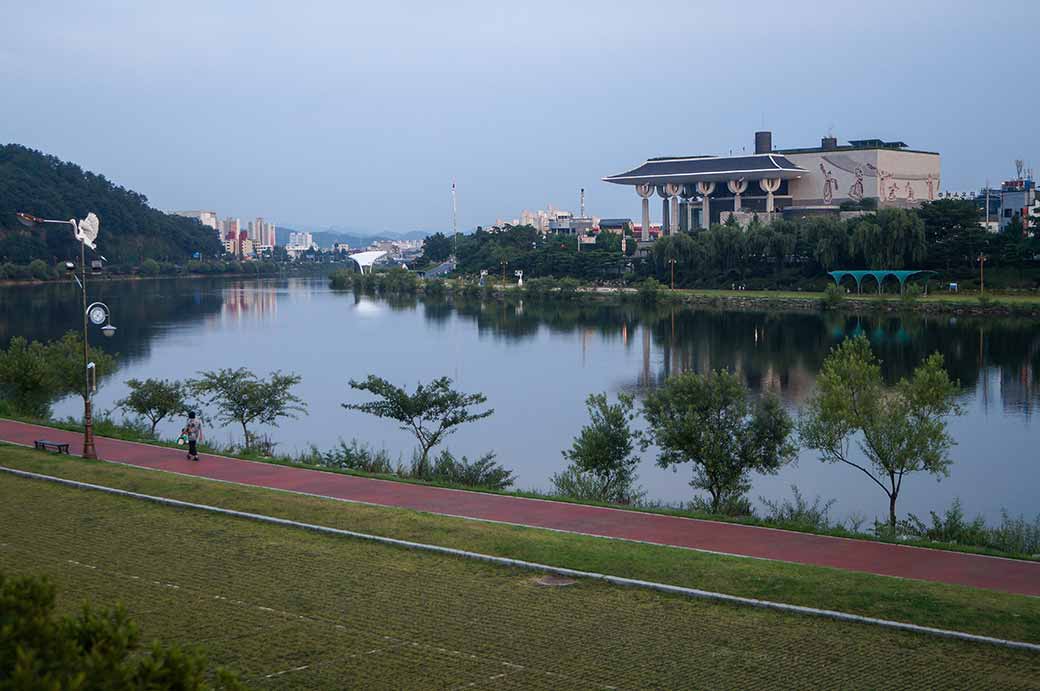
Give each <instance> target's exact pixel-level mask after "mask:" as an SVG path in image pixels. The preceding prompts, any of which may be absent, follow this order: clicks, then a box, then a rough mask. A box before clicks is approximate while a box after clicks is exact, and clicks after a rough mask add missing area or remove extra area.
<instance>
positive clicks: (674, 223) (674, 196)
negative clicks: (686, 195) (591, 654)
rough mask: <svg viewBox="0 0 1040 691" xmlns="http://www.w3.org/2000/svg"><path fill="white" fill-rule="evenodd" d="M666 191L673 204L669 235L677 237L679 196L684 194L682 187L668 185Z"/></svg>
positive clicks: (669, 220) (669, 218)
mask: <svg viewBox="0 0 1040 691" xmlns="http://www.w3.org/2000/svg"><path fill="white" fill-rule="evenodd" d="M664 191H665V192H667V193H668V197H669V199H670V200H671V202H672V212H671V214H670V215H669V216H668V234H669V235H675V234H676V233H678V232H679V195H680V194H681V193H682V185H673V184H668V185H665V186H664Z"/></svg>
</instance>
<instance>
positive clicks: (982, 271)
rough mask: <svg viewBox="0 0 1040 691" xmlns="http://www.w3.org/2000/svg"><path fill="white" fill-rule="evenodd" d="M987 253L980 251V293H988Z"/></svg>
mask: <svg viewBox="0 0 1040 691" xmlns="http://www.w3.org/2000/svg"><path fill="white" fill-rule="evenodd" d="M986 259H987V257H986V255H984V254H983V253H982V252H979V258H978V262H979V295H984V294H985V293H986Z"/></svg>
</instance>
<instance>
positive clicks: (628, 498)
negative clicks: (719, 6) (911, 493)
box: [0, 336, 1040, 557]
mask: <svg viewBox="0 0 1040 691" xmlns="http://www.w3.org/2000/svg"><path fill="white" fill-rule="evenodd" d="M68 338H70V337H67V339H68ZM69 342H70V343H72V346H71V347H72V348H73V350H75V349H76V346H75V343H73V342H72V341H69ZM66 345H68V344H66ZM80 347H81V346H80ZM49 348H57V350H56V351H55V353H56V354H53V353H52V355H53V357H55V358H57V360H55V362H60V361H62V358H65V359H68V358H69V357H71V356H69V355H68V353H67V352H66V350H67V348H66V349H63V348H61V347H58V346H53V345H48V344H29V345H23V344H20V342H19V343H13V345H12V347H11V348H9V349H8V350H7V351H0V365H4V366H0V391H3V392H5V398H4V399H3V400H0V414H2V415H8V416H14V417H19V418H22V419H35V420H39V419H41V418H46V415H41V414H40V413H45V412H47V411H49V405H50V403H51V402H52V400H54V398H55V397H57V396H59V395H61V393H62V392H63V391H66V389H63V390H61V391H59V390H58V389H50V392H51V393H50V394H49V395H50V398H46V397H45V398H34V399H33V400H25V401H22V400H21V399H20V398H19V397H18V396H17V395H16V394H17V392H18V391H19V389H18V387H19V386H22V384H23V383H24V382H23V375H25V373H26V371H28V372H29V373H32V372H34V371H35V372H39V371H48V370H49V369H50V368H49V367H47V366H46V363H48V362H50V360H48V357H51V356H45V354H46V353H49V352H51V351H50V350H48V349H49ZM26 350H29V351H33V352H35V353H36V356H37V360H38V361H37V362H36V364H35V365H32V366H27V367H24V368H23V367H21V366H16V365H17V363H18V362H20V361H21V360H20V359H19V358H21V357H22V354H23V352H24V351H26ZM79 352H81V351H76V353H77V356H76V357H72V360H76V361H77V363H78V353H79ZM63 353H64V354H63ZM102 357H103V354H99V356H98V358H99V361H103V360H102V359H101V358H102ZM40 358H42V359H40ZM5 363H6V364H5ZM11 363H15V364H11ZM63 368H64V369H65V370H67V371H68V372H72V373H78V371H79V365H78V364H76V365H75V366H73V365H68V363H66V365H65V366H61V367H56V368H55V369H56V370H58V371H61V370H63ZM106 368H107V365H106ZM23 370H24V371H23ZM832 370H833V371H834V372H838V370H841V372H844V374H841V376H838V375H834V376H833V377H831V378H832V379H834V381H835V383H834V385H833V386H830V385H828V381H829V380H828V378H827V376H828V373H829V372H832ZM846 370H848V371H847V372H846ZM70 376H71V375H70ZM34 381H35V380H34ZM299 381H300V380H299V377H298V376H296V375H293V374H282V373H273V374H272V376H271V377H270V378H269V379H262V378H258V377H256V376H255V375H254V374H253V373H251V372H250V371H248V370H245V369H240V370H237V371H235V370H227V371H219V372H203V373H201V374H200V375H199V376H198V377H197V378H196V379H194V380H190V381H184V382H178V381H157V380H146V381H143V382H142V381H136V380H135V381H132V382H128V384H129V385H130V389H131V393H130V394H129V395H128V396H127V397H125V398H124V399H122V400H121V401H119V407H120V409H122V410H123V411H124V412H125V413H130V414H131V417H128V418H124V420H123V422H118V421H116V420H113V419H112V418H111V417H110V416H108V415H105V414H99V415H96V416H95V422H94V425H95V431H96V433H98V434H99V435H108V436H115V437H119V438H126V439H133V440H138V441H158V442H160V443H167V444H172V442H171V441H169V440H161V439H157V438H156V434H155V428H156V426H157V424H158V423H159V422H160V421H161V420H163V419H168V418H170V417H171V416H177V415H180V414H183V413H184V412H185V411H186V410H188V409H193V410H200V411H202V410H205V409H209V408H212V409H213V410H214V411H215V412H214V415H215V416H216V417H215V419H216V420H218V421H220V422H222V423H225V424H235V425H239V426H241V427H242V429H243V441H242V442H241V443H240V444H226V445H220V444H212V443H208V441H207V440H205V439H204V441H203V444H201V445H200V448H202V450H203V451H207V452H214V453H221V454H227V455H235V456H239V457H243V458H249V459H253V460H263V461H266V462H272V463H282V464H297V465H306V466H308V467H315V468H319V469H323V470H332V471H336V472H350V473H358V474H367V475H374V476H378V477H383V478H386V479H395V480H402V481H409V482H432V483H434V484H440V485H445V486H458V487H471V488H479V489H483V490H490V491H505V490H507V489H509V488H511V487H512V486H513V484H514V483H515V477H514V474H513V471H512V470H511V469H508V468H505V467H503V466H502V465H501V464H500V463H499V462H498V461H497V460H496V458H495V454H494V452H493V451H491V452H488V453H486V454H484V455H482V456H480V457H478V458H476V459H475V460H470V459H468V458H466V457H462V458H457V457H456V456H455V455H453V454H452V453H451V451H450V450H443V451H441V452H440V453H439V454H436V455H434V454H433V453H432V451H433V449H434V448H435V447H436V446H438V445H439V444H440V443H441V442H442V441H443V439H444V438H445V437H446V436H447V435H449V434H450V433H451V432H453V431H454V430H455V429H456V428H459V427H460V426H461V425H464V424H465V423H468V422H473V421H477V420H480V419H482V418H484V417H487V416H488V415H491V414H492V413H493V410H491V409H485V410H478V409H479V408H482V407H483V406H484V404H485V403H486V399H485V397H484V396H483V395H482V394H479V393H462V392H458V391H455V390H454V389H452V387H451V382H450V380H447V379H443V378H442V379H440V380H436V381H434V382H433V383H432V384H430V385H425V386H424V385H419V386H417V388H416V390H415V391H414V393H409V392H408V391H406V390H405V389H403V388H401V387H398V386H396V385H394V384H392V383H390V382H388V381H386V380H383V379H380V378H379V377H370V378H369V379H368V380H365V381H362V382H353V386H354V388H355V389H357V390H359V391H364V392H368V393H372V394H374V395H375V398H376V400H374V401H369V402H365V403H347V404H344V407H346V408H348V409H352V410H359V411H361V412H367V413H370V414H374V415H377V416H380V417H386V418H388V419H391V420H395V421H397V422H398V423H399V425H401V427H402V429H405V430H407V431H409V432H410V433H412V434H414V435H415V436H416V441H417V443H418V449H417V450H416V451H415V452H414V455H413V456H412V457H411V460H410V461H406V460H404V458H402V457H401V456H399V457H398V458H397V460H396V461H393V460H392V458H391V456H390V455H389V454H388V453H387V452H386V451H385V450H374V449H372V448H370V447H369V446H368V445H367V444H365V443H363V442H360V441H358V440H352V441H351V442H350V443H346V442H340V444H339V446H338V447H335V448H333V449H330V450H327V451H323V450H319V449H318V448H316V447H313V446H312V447H309V448H307V449H306V450H304V451H303V452H298V453H296V454H295V455H292V454H283V453H278V452H277V451H276V447H277V443H278V442H277V441H276V440H273V439H272V438H271V437H270V435H269V433H268V432H267V431H266V429H267V428H270V427H273V426H274V424H275V422H277V420H278V419H279V418H283V417H292V416H294V415H296V414H299V413H302V412H304V411H305V410H306V404H305V403H304V402H303V401H302V400H301V399H300V398H298V397H297V396H295V394H293V392H292V389H293V387H294V386H295V385H296V384H298V383H299ZM821 381H822V382H823V383H822V384H821V387H820V389H819V391H818V392H817V393H816V394H815V397H814V398H813V399H812V400H811V402H810V404H809V407H808V408H807V409H806V410H805V411H804V412H803V415H802V417H801V420H800V428H801V435H800V438H799V437H797V436H795V435H794V434H793V433H792V431H793V422H792V420H790V419H789V418H788V417H787V413H786V412H784V411H783V409H782V408H781V407H779V404H778V402H777V401H776V400H775V399H773V398H771V397H770V396H768V395H767V396H765V397H764V398H760V399H757V400H752V398H751V396H750V393H749V391H748V390H747V388H746V385H745V384H744V383H743V382H742V381H741V380H740V379H738V378H735V377H734V376H733V375H731V374H728V373H727V372H725V371H721V372H711V373H707V374H705V375H700V374H696V373H685V374H680V375H677V376H673V377H671V378H670V379H668V380H667V382H666V383H665V385H664V386H663V387H662V388H661V389H659V390H657V391H655V392H652V393H650V394H649V395H648V397H647V399H646V400H645V401H644V403H643V406H642V410H640V411H639V412H640V416H641V417H643V418H645V419H646V420H647V421H648V423H649V427H648V429H647V430H646V431H645V432H638V431H636V430H634V429H633V427H632V426H631V423H632V422H633V420H634V419H635V409H634V405H635V403H634V399H632V398H630V397H628V396H627V395H622V396H621V397H619V399H618V402H617V403H610V402H609V401H608V399H607V398H606V396H605V395H602V394H600V395H593V396H590V397H589V399H588V401H587V405H588V408H589V420H590V422H589V424H588V425H586V426H585V427H584V428H583V429H582V430H580V431H579V433H578V435H577V437H576V438H575V439H574V440H573V442H572V445H571V447H570V448H569V449H567V450H565V451H564V452H563V457H564V460H566V461H569V465H567V466H566V467H564V468H562V469H561V472H559V473H557V474H555V475H554V476H553V477H552V478H551V485H552V489H551V490H550V491H549V492H545V491H535V492H521V493H520V494H522V495H524V496H539V497H546V496H548V497H551V498H556V499H560V500H563V501H579V502H589V503H599V504H604V505H613V506H626V507H628V508H631V509H634V510H646V511H660V512H665V513H678V514H680V515H690V516H696V517H702V518H703V517H707V518H717V519H721V520H731V521H738V522H747V523H751V524H763V525H773V526H777V527H785V528H790V529H794V530H811V531H815V532H823V533H827V534H838V535H844V536H850V537H867V538H870V539H883V540H899V541H904V540H912V541H919V542H924V543H931V542H933V541H936V542H939V541H945V542H946V543H951V544H952V545H953V546H954V548H958V549H969V550H970V549H973V548H979V549H981V550H982V551H999V552H1002V553H1008V554H1010V555H1012V556H1026V557H1032V556H1034V555H1037V554H1040V544H1038V537H1040V518H1038V519H1037V520H1036V521H1033V520H1032V519H1031V518H1027V517H1024V516H1020V517H1012V516H1008V515H1005V516H1004V518H1003V520H1002V522H1001V524H1000V525H998V526H995V527H992V528H990V527H987V526H986V525H985V524H984V523H982V522H979V521H978V520H975V521H973V522H965V525H964V526H961V525H960V524H959V523H957V522H956V521H952V522H951V520H952V519H951V520H947V519H948V518H949V516H950V515H955V514H948V515H947V519H942V520H939V519H938V518H936V517H933V523H932V525H931V526H928V525H926V524H925V523H924V522H923V521H921V520H920V519H918V518H917V517H915V516H912V515H908V516H906V517H905V518H900V517H899V516H898V515H897V513H896V511H895V509H896V506H895V502H896V499H897V498H898V494H899V491H900V489H901V488H902V483H903V482H904V480H906V479H907V478H908V477H910V476H911V475H912V474H913V473H915V472H919V471H924V472H931V473H933V474H939V475H942V474H945V473H949V472H951V459H950V457H949V455H948V451H949V449H950V447H951V445H952V440H951V439H950V438H949V436H948V434H947V433H946V427H945V424H946V423H945V419H946V418H947V417H948V416H949V415H951V414H954V413H955V412H956V406H955V405H953V404H952V400H953V395H954V392H955V389H954V388H953V384H952V382H951V381H950V379H949V377H948V375H947V374H946V372H945V370H944V369H943V367H942V362H941V360H937V359H936V358H935V356H933V357H931V358H928V359H926V360H925V362H924V363H923V364H922V365H921V366H920V367H918V368H917V370H916V371H914V372H913V373H911V374H910V376H907V377H904V378H903V379H902V380H900V381H898V382H896V383H894V384H886V383H884V382H882V381H881V379H880V373H879V369H878V365H877V359H876V357H875V356H874V355H873V353H872V351H871V349H870V347H869V344H868V343H867V341H866V339H865V338H864V337H863V336H858V337H856V338H854V339H850V340H846V341H845V342H844V343H843V344H841V345H840V346H839V347H837V348H836V349H835V350H834V351H832V353H831V354H830V356H828V358H827V360H826V361H825V363H824V365H823V374H822V375H821ZM849 386H853V387H854V388H855V390H854V391H853V390H849ZM71 390H73V391H74V389H71ZM853 400H856V401H859V402H860V403H861V404H863V405H866V403H870V406H873V407H870V406H867V408H866V409H865V410H867V411H873V412H864V411H858V412H857V411H853V410H851V409H850V407H849V402H850V401H853ZM857 415H858V417H857ZM44 422H47V421H46V420H45V419H44ZM64 424H65V425H66V426H67V427H70V428H73V429H74V428H76V426H77V425H78V424H79V423H78V421H75V420H67V421H65V423H64ZM254 425H260V426H261V427H263V428H265V429H264V430H261V429H258V428H256V427H254ZM821 430H822V431H821ZM854 433H861V434H866V438H867V442H866V444H867V445H866V446H865V447H864V449H865V452H864V461H863V462H860V461H858V460H854V459H852V458H851V456H849V447H850V442H849V440H850V436H849V435H851V434H854ZM799 442H800V443H802V444H803V445H806V446H809V447H810V448H816V449H818V450H820V451H821V458H822V460H825V461H826V460H829V461H832V462H846V463H848V464H849V465H850V466H851V467H853V468H854V469H858V470H859V471H861V472H862V473H863V474H864V478H866V477H867V476H868V475H869V476H870V478H871V479H872V480H873V481H874V482H875V484H877V485H878V486H880V487H882V488H883V489H885V492H886V494H887V495H888V498H889V500H890V502H889V507H888V508H889V520H888V521H886V522H881V523H878V522H873V521H872V522H870V523H867V521H866V520H865V519H864V518H862V517H850V518H849V519H848V520H847V521H842V522H831V521H829V520H828V519H827V510H829V509H830V504H828V503H825V504H824V506H823V507H822V509H821V507H820V506H819V505H818V504H814V505H813V506H811V507H810V506H809V505H807V504H805V503H803V500H802V499H801V498H800V495H798V494H797V492H796V494H795V501H794V503H790V502H786V500H785V501H780V500H769V499H766V498H763V499H762V504H763V506H765V507H766V511H765V512H764V513H759V512H758V511H756V509H755V507H754V506H753V504H752V502H751V501H750V498H749V497H748V496H747V491H748V489H749V482H748V478H749V475H750V473H753V472H766V473H773V472H776V471H777V470H778V469H779V468H780V467H782V466H783V465H784V464H785V463H787V462H789V461H790V459H791V458H792V456H793V453H794V449H795V448H796V444H797V443H799ZM637 444H639V445H641V446H642V448H643V450H644V451H645V450H647V448H649V446H651V445H653V446H654V447H655V448H656V449H657V451H658V453H659V458H658V463H659V465H661V466H662V467H670V466H675V465H677V464H682V463H691V464H692V465H693V468H694V472H693V474H692V480H691V481H690V485H691V487H692V488H693V489H694V490H695V491H697V490H700V491H703V492H705V493H706V495H707V499H705V495H703V494H694V496H693V497H691V499H690V500H689V501H687V502H685V503H682V504H678V505H663V504H660V503H657V502H653V501H649V500H647V499H646V497H645V495H644V493H643V492H642V490H641V489H640V488H639V487H638V485H637V482H638V478H637V477H636V474H635V467H636V465H637V464H638V460H639V458H638V456H637V455H636V454H635V453H634V448H635V446H636V445H637ZM835 453H839V455H841V454H843V455H842V456H841V457H839V456H836V455H834V454H835ZM843 459H847V460H843ZM850 461H851V462H850ZM864 462H866V463H869V464H873V465H872V466H870V467H868V466H865V465H864V464H863V463H864ZM875 471H876V472H875ZM864 526H865V527H864ZM947 526H948V527H947Z"/></svg>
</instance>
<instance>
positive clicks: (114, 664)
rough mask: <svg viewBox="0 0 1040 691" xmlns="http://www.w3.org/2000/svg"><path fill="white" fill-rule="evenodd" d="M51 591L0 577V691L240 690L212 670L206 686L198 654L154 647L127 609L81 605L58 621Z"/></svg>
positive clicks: (30, 580) (46, 585)
mask: <svg viewBox="0 0 1040 691" xmlns="http://www.w3.org/2000/svg"><path fill="white" fill-rule="evenodd" d="M55 601H56V589H55V587H54V586H53V585H52V584H51V583H50V582H49V581H48V580H46V579H44V578H38V577H32V576H25V577H9V576H6V575H4V574H3V573H0V687H2V688H5V689H6V688H10V689H111V690H112V691H131V690H134V689H194V690H196V691H202V690H204V689H213V688H216V689H243V688H245V687H244V686H242V685H241V684H240V683H239V681H238V679H237V677H235V676H234V675H233V674H231V673H229V672H227V671H224V670H218V671H217V675H216V680H215V682H214V683H212V684H211V683H210V682H208V681H207V680H206V677H207V674H206V666H207V664H206V658H205V656H204V655H203V654H202V653H200V652H197V651H185V650H182V649H180V648H178V647H176V646H174V647H170V648H166V647H163V646H162V645H160V644H158V643H156V644H153V645H152V646H151V647H150V648H145V647H144V646H143V645H142V644H141V634H140V631H139V629H138V628H137V626H136V625H135V624H134V623H133V622H132V621H130V618H129V617H128V616H127V613H126V610H125V609H124V608H123V607H122V606H120V605H117V606H116V607H114V608H113V609H104V610H98V609H93V608H92V607H90V606H84V607H83V608H82V609H81V610H80V611H79V612H78V613H77V614H75V615H70V616H66V617H63V618H60V619H59V618H58V617H57V616H56V613H55Z"/></svg>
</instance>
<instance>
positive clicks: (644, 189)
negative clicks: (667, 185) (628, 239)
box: [636, 183, 654, 242]
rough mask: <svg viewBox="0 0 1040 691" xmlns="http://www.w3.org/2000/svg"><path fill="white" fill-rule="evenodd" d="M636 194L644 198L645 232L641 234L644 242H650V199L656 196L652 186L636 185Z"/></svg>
mask: <svg viewBox="0 0 1040 691" xmlns="http://www.w3.org/2000/svg"><path fill="white" fill-rule="evenodd" d="M636 193H637V194H639V196H640V197H642V198H643V230H642V231H641V232H640V233H639V236H640V239H641V240H642V241H643V242H648V241H649V240H650V197H652V196H653V195H654V188H653V186H652V185H647V184H645V183H644V184H642V185H636Z"/></svg>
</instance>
